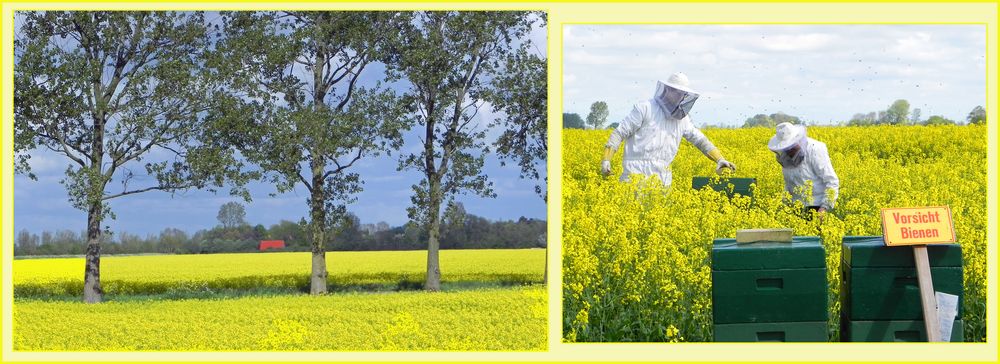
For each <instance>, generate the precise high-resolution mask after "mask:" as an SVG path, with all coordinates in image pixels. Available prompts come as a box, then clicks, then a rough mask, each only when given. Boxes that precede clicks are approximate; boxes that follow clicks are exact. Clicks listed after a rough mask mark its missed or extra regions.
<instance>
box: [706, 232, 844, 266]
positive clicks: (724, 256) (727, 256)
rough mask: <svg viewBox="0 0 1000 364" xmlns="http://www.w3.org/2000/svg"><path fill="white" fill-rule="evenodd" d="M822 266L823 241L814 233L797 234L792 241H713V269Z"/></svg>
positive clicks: (823, 264) (824, 263) (824, 264)
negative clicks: (806, 234)
mask: <svg viewBox="0 0 1000 364" xmlns="http://www.w3.org/2000/svg"><path fill="white" fill-rule="evenodd" d="M825 267H826V261H825V253H824V250H823V244H822V243H821V242H820V239H819V237H817V236H796V237H794V238H792V242H791V243H785V242H771V241H759V242H756V243H740V244H737V243H736V239H715V242H714V243H713V244H712V270H715V271H723V270H756V269H783V268H825Z"/></svg>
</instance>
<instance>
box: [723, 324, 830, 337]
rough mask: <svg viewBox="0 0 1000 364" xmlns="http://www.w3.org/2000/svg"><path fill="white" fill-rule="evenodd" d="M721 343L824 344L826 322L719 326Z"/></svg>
mask: <svg viewBox="0 0 1000 364" xmlns="http://www.w3.org/2000/svg"><path fill="white" fill-rule="evenodd" d="M714 331H715V341H719V342H792V341H797V342H822V341H827V324H826V321H809V322H764V323H756V324H717V325H715V330H714Z"/></svg>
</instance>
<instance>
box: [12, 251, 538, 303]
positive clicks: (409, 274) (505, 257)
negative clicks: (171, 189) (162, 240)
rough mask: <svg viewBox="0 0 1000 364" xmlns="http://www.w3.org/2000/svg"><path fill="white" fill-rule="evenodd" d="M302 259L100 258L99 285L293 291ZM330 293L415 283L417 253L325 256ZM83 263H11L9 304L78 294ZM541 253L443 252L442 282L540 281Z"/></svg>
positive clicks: (421, 270) (423, 258)
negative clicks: (10, 299)
mask: <svg viewBox="0 0 1000 364" xmlns="http://www.w3.org/2000/svg"><path fill="white" fill-rule="evenodd" d="M309 254H310V253H307V252H297V253H251V254H203V255H148V256H122V257H114V256H111V257H104V258H102V259H101V285H102V286H103V288H104V291H105V292H106V293H107V294H108V295H109V296H110V297H109V298H110V299H114V296H115V295H122V294H128V295H137V294H142V295H150V294H166V293H196V292H218V291H247V290H297V289H299V288H302V289H306V288H307V287H308V284H309V269H310V260H309V259H310V257H309ZM326 260H327V270H328V272H329V274H330V276H329V278H328V284H329V285H330V288H331V290H333V291H340V290H354V289H361V290H393V289H399V288H414V287H415V286H418V285H420V284H422V283H423V281H424V274H425V270H426V269H427V253H426V252H425V251H379V252H329V253H327V254H326ZM83 263H84V261H83V258H58V259H19V260H15V261H14V274H13V279H14V296H15V297H16V298H27V297H46V296H66V295H80V292H82V289H83V288H82V287H83ZM544 269H545V250H543V249H512V250H499V249H498V250H443V251H441V271H442V272H443V274H442V276H441V279H442V281H443V282H444V283H445V285H446V287H447V285H448V284H452V285H455V284H462V283H498V284H520V283H532V282H541V281H542V275H543V270H544Z"/></svg>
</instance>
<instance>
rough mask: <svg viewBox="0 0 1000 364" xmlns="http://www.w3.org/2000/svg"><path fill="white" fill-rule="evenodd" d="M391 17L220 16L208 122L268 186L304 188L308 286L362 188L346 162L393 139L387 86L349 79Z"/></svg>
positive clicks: (380, 41) (392, 102)
mask: <svg viewBox="0 0 1000 364" xmlns="http://www.w3.org/2000/svg"><path fill="white" fill-rule="evenodd" d="M400 22H401V20H400V19H399V14H398V13H394V12H354V11H343V12H330V11H324V12H225V13H223V14H222V34H223V35H224V37H223V38H222V39H220V40H219V41H218V44H217V52H215V53H214V54H213V57H212V58H211V62H210V63H209V65H210V66H211V67H212V68H213V69H215V70H216V72H217V76H218V77H219V78H220V79H222V80H227V82H228V83H227V85H228V87H229V90H230V92H228V93H227V94H225V95H219V96H218V97H216V101H217V106H216V108H215V109H214V110H213V117H212V118H211V120H212V121H213V125H214V129H213V130H217V131H218V135H217V137H218V138H219V140H225V141H227V144H228V145H232V146H233V147H234V148H235V149H237V150H239V152H240V153H241V154H242V155H243V156H245V158H246V159H247V160H248V161H250V162H252V163H254V164H256V165H258V166H260V168H261V169H262V170H264V171H265V172H266V174H267V176H268V177H269V179H270V181H271V182H272V183H274V185H275V186H276V189H277V191H278V192H286V191H290V190H292V189H293V188H294V187H295V186H298V185H301V186H304V187H305V188H306V190H307V191H308V192H309V197H308V199H307V204H308V205H309V211H310V212H309V218H310V220H309V226H310V233H311V235H312V244H311V251H312V256H311V259H312V268H311V275H310V277H311V278H310V292H311V293H312V294H321V293H326V291H327V284H326V282H327V269H326V248H325V243H326V242H327V240H328V237H329V236H328V235H329V230H330V229H331V227H332V226H334V225H335V224H337V223H339V222H340V221H341V220H342V219H343V218H344V216H345V214H346V213H347V205H348V204H350V203H352V202H354V201H355V200H356V194H357V193H358V192H360V191H361V189H362V183H363V181H362V180H361V178H360V176H359V175H358V174H357V173H354V172H351V170H350V168H351V167H353V166H354V164H355V163H357V162H358V161H359V160H361V159H362V158H365V157H371V156H377V155H380V154H384V153H389V152H390V151H392V150H397V149H398V148H399V147H400V146H401V145H402V136H401V133H400V130H404V129H405V124H404V121H405V120H404V118H403V110H402V109H401V108H400V106H399V105H400V104H399V102H398V98H397V96H396V95H395V93H394V92H392V91H391V90H389V89H388V88H386V87H383V86H382V85H381V84H380V83H376V84H375V85H373V86H370V87H362V86H360V85H359V80H360V79H361V77H362V75H364V74H366V73H365V72H364V71H365V69H366V68H368V67H370V66H371V65H372V64H374V63H376V62H379V61H382V60H384V58H385V46H386V44H387V39H388V38H386V37H387V36H389V35H392V34H395V31H394V29H397V28H398V27H399V26H400V24H398V23H400Z"/></svg>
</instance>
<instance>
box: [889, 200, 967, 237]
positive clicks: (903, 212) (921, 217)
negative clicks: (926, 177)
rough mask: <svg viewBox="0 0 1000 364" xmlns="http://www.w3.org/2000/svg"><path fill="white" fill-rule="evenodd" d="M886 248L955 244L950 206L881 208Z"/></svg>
mask: <svg viewBox="0 0 1000 364" xmlns="http://www.w3.org/2000/svg"><path fill="white" fill-rule="evenodd" d="M882 234H883V236H885V245H888V246H899V245H923V244H939V243H954V242H955V225H954V224H953V223H952V220H951V209H950V208H949V207H948V206H937V207H906V208H889V209H882Z"/></svg>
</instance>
